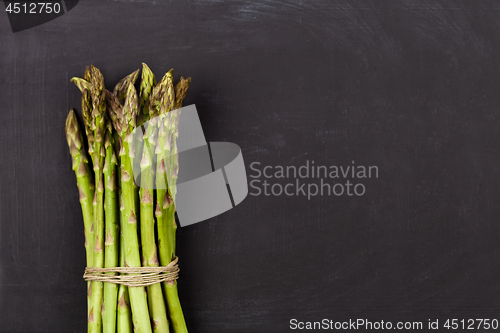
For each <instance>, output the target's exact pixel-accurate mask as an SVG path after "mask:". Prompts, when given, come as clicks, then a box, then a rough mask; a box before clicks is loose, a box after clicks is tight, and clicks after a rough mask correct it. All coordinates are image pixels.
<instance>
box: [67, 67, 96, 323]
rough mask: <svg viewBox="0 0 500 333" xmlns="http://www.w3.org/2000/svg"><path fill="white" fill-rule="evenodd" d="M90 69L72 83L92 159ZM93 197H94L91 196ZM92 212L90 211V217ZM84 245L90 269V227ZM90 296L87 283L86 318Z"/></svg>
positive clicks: (91, 256)
mask: <svg viewBox="0 0 500 333" xmlns="http://www.w3.org/2000/svg"><path fill="white" fill-rule="evenodd" d="M89 80H90V69H89V68H88V67H87V69H86V70H85V74H84V79H80V78H73V79H71V81H72V82H74V83H75V84H76V86H77V87H78V89H80V91H81V92H82V115H83V122H84V125H85V133H86V134H87V141H88V146H89V155H90V157H91V158H92V160H93V159H94V135H93V131H92V129H91V119H92V115H91V114H92V98H91V96H90V88H91V87H90V81H89ZM92 197H94V195H92ZM93 215H94V212H93V211H92V216H93ZM86 237H87V239H86V244H87V267H91V266H92V265H93V262H94V260H93V259H94V228H93V225H91V227H90V229H89V230H88V231H87V232H86ZM91 294H92V283H91V282H90V281H89V282H87V317H88V316H89V314H90V309H91V304H90V297H91Z"/></svg>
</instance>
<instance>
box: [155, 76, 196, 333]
mask: <svg viewBox="0 0 500 333" xmlns="http://www.w3.org/2000/svg"><path fill="white" fill-rule="evenodd" d="M190 82H191V79H190V78H188V79H187V80H185V79H184V78H181V81H180V82H179V83H178V84H177V85H176V87H175V92H174V89H172V92H171V94H175V101H174V103H173V105H172V109H173V108H180V107H182V102H183V100H184V98H185V96H186V92H187V89H188V87H189V84H190ZM178 121H179V119H178V115H176V116H175V115H171V116H170V117H169V119H168V121H165V122H163V123H164V124H163V125H164V126H165V131H164V133H165V134H164V135H159V138H160V139H159V141H160V143H159V145H160V147H163V149H160V150H159V152H160V154H163V151H165V152H166V153H167V154H168V156H159V157H158V161H160V163H158V165H157V173H158V174H160V173H163V174H165V169H167V172H169V173H170V177H168V178H169V179H168V181H169V182H170V183H169V184H168V185H169V186H168V188H169V193H165V191H163V190H157V198H158V200H157V209H156V211H157V216H158V238H159V240H158V242H159V243H160V244H162V245H161V248H160V262H161V265H162V266H166V265H168V264H169V263H170V262H171V261H172V260H173V259H174V258H175V232H176V229H177V225H176V223H175V206H174V204H173V201H174V200H173V199H174V198H175V180H176V179H177V174H178V163H177V155H176V154H177V144H176V138H177V136H178V132H177V124H178ZM160 132H161V131H160ZM165 163H166V165H165ZM165 178H166V177H165V176H164V177H163V179H165ZM158 179H159V181H161V177H158V176H157V180H158ZM164 181H166V180H164ZM157 185H158V188H160V187H161V186H160V184H158V183H157ZM163 288H164V291H165V295H166V296H167V303H168V309H169V315H170V321H171V322H172V327H173V329H174V332H175V333H185V332H187V327H186V322H185V320H184V314H183V313H182V307H181V304H180V301H179V296H178V292H177V281H175V280H174V281H166V282H164V283H163Z"/></svg>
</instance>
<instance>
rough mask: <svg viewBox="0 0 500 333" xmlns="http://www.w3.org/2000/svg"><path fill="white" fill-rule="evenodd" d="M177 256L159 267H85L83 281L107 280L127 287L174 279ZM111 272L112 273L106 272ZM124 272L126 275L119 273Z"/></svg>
mask: <svg viewBox="0 0 500 333" xmlns="http://www.w3.org/2000/svg"><path fill="white" fill-rule="evenodd" d="M178 261H179V258H178V257H175V259H174V260H173V261H172V262H171V263H170V264H168V265H167V266H160V267H110V268H97V267H86V268H85V273H84V274H83V278H84V279H85V281H99V282H109V283H115V284H122V285H124V286H127V287H145V286H150V285H152V284H156V283H160V282H163V281H174V280H176V279H177V278H178V277H179V266H178V265H177V262H178ZM106 273H113V274H106ZM119 273H124V274H127V275H119Z"/></svg>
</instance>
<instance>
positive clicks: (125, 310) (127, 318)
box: [117, 193, 133, 333]
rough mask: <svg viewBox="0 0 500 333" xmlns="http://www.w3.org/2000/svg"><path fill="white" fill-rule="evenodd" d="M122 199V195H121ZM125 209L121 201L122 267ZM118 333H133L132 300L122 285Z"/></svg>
mask: <svg viewBox="0 0 500 333" xmlns="http://www.w3.org/2000/svg"><path fill="white" fill-rule="evenodd" d="M120 198H121V193H120ZM124 211H125V207H124V206H123V200H121V199H120V229H121V231H120V267H124V266H125V245H124V244H125V242H124V239H123V229H124V223H125V219H124V218H123V214H124ZM117 332H118V333H132V332H133V329H132V313H131V312H130V299H129V295H128V287H126V286H124V285H120V289H119V290H118V315H117Z"/></svg>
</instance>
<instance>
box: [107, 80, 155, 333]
mask: <svg viewBox="0 0 500 333" xmlns="http://www.w3.org/2000/svg"><path fill="white" fill-rule="evenodd" d="M106 95H107V98H108V101H109V100H112V97H111V96H110V94H106ZM109 105H113V108H112V109H111V110H110V111H111V114H112V120H113V126H114V128H115V130H116V132H117V133H118V134H119V135H120V139H121V149H120V154H119V155H120V166H121V179H120V182H121V191H122V201H123V214H122V217H123V220H124V221H123V223H122V224H123V235H124V252H125V262H124V265H125V266H129V267H141V258H140V253H139V240H138V236H137V217H136V216H137V212H136V207H135V193H134V192H135V189H134V180H133V178H132V176H133V169H132V162H131V157H130V150H131V144H132V142H131V140H132V136H131V135H130V134H131V133H132V131H133V129H134V128H135V126H136V117H137V112H138V101H137V92H136V90H135V88H134V86H133V85H132V84H131V83H129V85H128V87H127V92H126V98H125V103H124V105H123V108H120V107H119V105H116V102H114V101H111V103H109ZM129 296H130V306H131V309H132V320H133V324H134V328H135V329H134V331H135V332H136V333H151V332H152V330H151V326H150V323H149V311H148V304H147V297H146V292H145V289H144V287H131V288H129Z"/></svg>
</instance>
